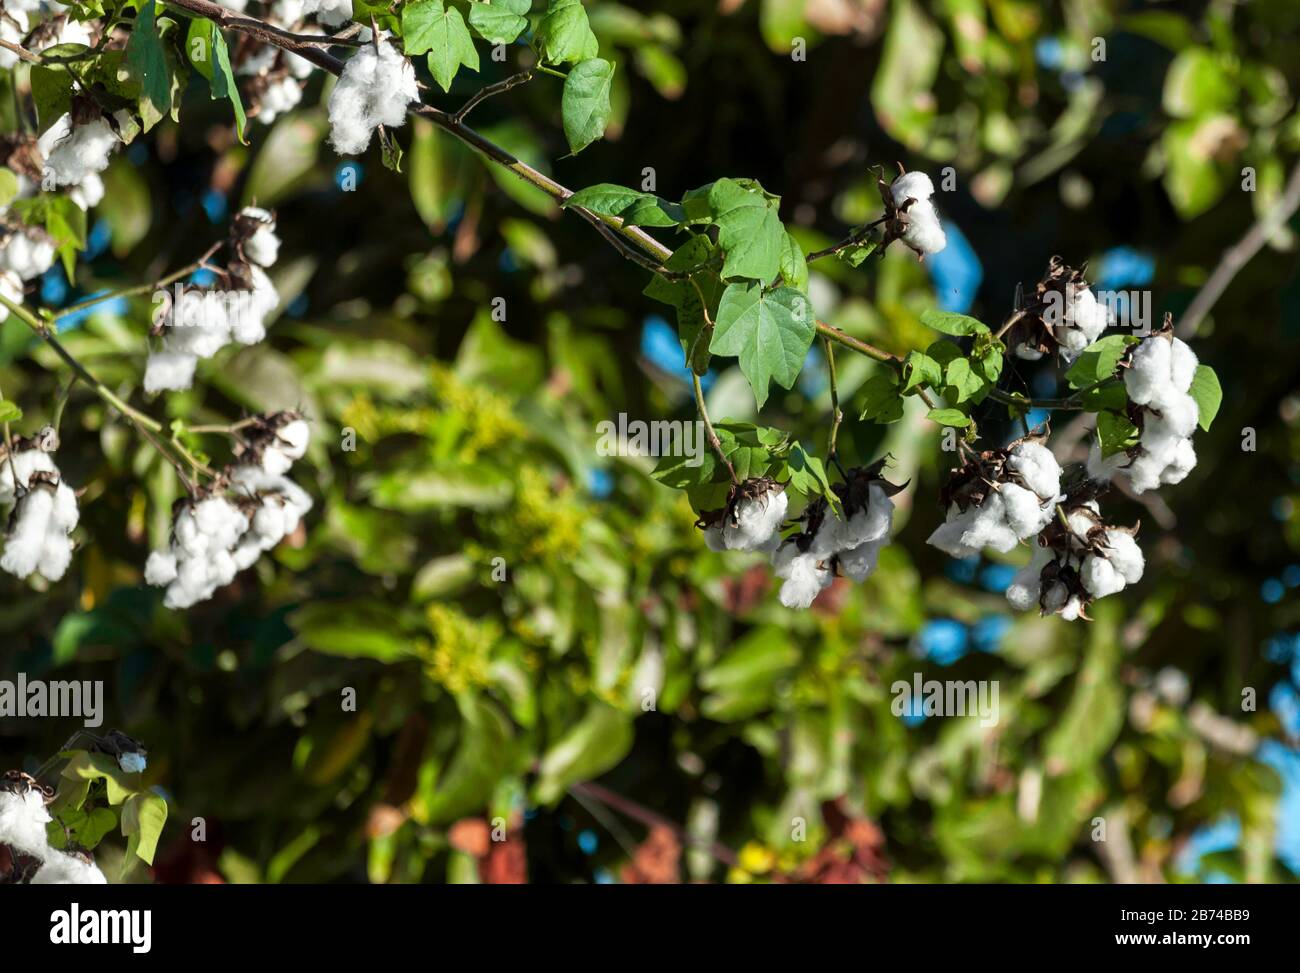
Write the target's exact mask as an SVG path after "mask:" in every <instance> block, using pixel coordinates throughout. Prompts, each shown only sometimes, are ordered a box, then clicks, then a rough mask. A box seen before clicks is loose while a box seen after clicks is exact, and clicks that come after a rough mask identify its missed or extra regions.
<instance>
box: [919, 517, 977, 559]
mask: <svg viewBox="0 0 1300 973" xmlns="http://www.w3.org/2000/svg"><path fill="white" fill-rule="evenodd" d="M976 513H977V510H976V508H974V507H972V508H971V509H969V510H967V511H966V512H965V513H961V512H959V511H958V508H957V506H956V505H955V504H954V505H953V506H952V507H950V508H949V509H948V519H947V520H945V521H944V522H943V523H942V524H940V525H939V526H938V527H937V528H935V530H934V532H933V533H932V534H931V535H930V536H929V537H928V538H927V539H926V543H927V544H929V545H930V546H931V547H937V548H938V549H939V550H941V551H943V552H944V553H945V554H948V555H950V556H952V557H955V558H958V559H961V558H967V557H973V556H974V555H976V554H978V553H979V551H978V549H976V548H972V547H970V546H968V545H967V544H965V543H964V542H963V540H962V538H963V537H964V536H965V534H966V532H967V531H968V530H969V529H970V527H971V525H972V524H973V523H974V521H975V515H976Z"/></svg>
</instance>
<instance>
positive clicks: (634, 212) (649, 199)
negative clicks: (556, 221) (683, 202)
mask: <svg viewBox="0 0 1300 973" xmlns="http://www.w3.org/2000/svg"><path fill="white" fill-rule="evenodd" d="M560 205H561V206H564V207H569V206H581V207H582V208H583V209H589V210H591V211H592V212H593V213H599V214H601V215H602V216H611V217H617V218H618V219H621V220H622V221H623V222H624V223H625V224H627V225H628V226H676V225H677V224H679V223H681V222H682V221H683V220H684V218H685V216H684V214H683V212H682V208H681V206H679V205H678V204H676V203H670V202H668V200H666V199H661V198H660V197H658V196H656V195H654V194H653V193H643V192H638V191H637V190H635V189H628V188H627V187H626V186H616V185H614V184H613V183H608V182H602V183H597V184H596V185H594V186H588V187H587V188H586V189H580V190H578V191H577V192H576V193H574V194H573V195H572V196H570V197H569V198H568V199H566V200H565V201H564V202H563V203H561V204H560Z"/></svg>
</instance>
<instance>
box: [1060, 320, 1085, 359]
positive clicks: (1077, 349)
mask: <svg viewBox="0 0 1300 973" xmlns="http://www.w3.org/2000/svg"><path fill="white" fill-rule="evenodd" d="M1056 340H1057V342H1058V343H1059V345H1060V348H1059V351H1060V355H1061V358H1063V359H1064V360H1065V361H1066V362H1072V361H1074V360H1075V359H1076V358H1078V357H1079V355H1081V354H1082V353H1083V350H1084V349H1085V348H1087V347H1088V345H1090V344H1092V342H1091V341H1090V340H1089V338H1088V336H1087V335H1086V334H1084V333H1083V332H1082V331H1080V330H1079V329H1078V328H1062V329H1060V330H1059V331H1057V332H1056Z"/></svg>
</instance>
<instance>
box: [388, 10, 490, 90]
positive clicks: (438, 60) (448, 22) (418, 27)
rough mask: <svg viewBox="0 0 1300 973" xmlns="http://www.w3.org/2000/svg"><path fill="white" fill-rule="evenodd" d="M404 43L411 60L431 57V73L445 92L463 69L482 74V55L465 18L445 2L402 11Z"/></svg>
mask: <svg viewBox="0 0 1300 973" xmlns="http://www.w3.org/2000/svg"><path fill="white" fill-rule="evenodd" d="M402 43H403V45H404V47H405V50H406V54H407V56H408V57H412V56H415V55H417V54H424V53H426V52H427V53H428V55H429V72H430V73H431V74H432V75H433V80H435V81H437V82H438V84H439V86H440V87H441V88H442V90H443V91H450V90H451V83H452V81H453V80H454V79H455V77H456V72H457V71H459V70H460V68H461V65H464V66H465V67H467V68H469V69H470V70H471V71H477V70H478V51H476V50H475V49H474V38H473V37H472V36H471V35H470V32H469V28H468V27H466V26H465V18H464V17H462V16H461V15H460V11H459V10H457V9H456V8H455V7H445V6H443V3H442V0H424V2H422V3H415V4H411V5H409V6H404V7H403V8H402Z"/></svg>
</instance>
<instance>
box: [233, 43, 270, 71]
mask: <svg viewBox="0 0 1300 973" xmlns="http://www.w3.org/2000/svg"><path fill="white" fill-rule="evenodd" d="M279 54H280V49H279V48H278V47H276V46H275V45H274V44H264V45H262V46H261V47H259V48H257V49H256V50H255V51H253V53H252V54H250V55H249V56H248V57H246V58H245V59H244V61H243V62H242V63H241V64H240V65H239V67H238V68H236V69H235V72H236V73H237V74H242V75H246V76H248V77H255V76H256V75H259V74H265V73H266V72H267V71H270V70H271V68H273V67H275V59H276V58H277V57H278V56H279Z"/></svg>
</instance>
